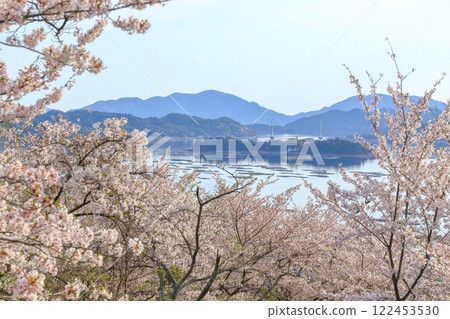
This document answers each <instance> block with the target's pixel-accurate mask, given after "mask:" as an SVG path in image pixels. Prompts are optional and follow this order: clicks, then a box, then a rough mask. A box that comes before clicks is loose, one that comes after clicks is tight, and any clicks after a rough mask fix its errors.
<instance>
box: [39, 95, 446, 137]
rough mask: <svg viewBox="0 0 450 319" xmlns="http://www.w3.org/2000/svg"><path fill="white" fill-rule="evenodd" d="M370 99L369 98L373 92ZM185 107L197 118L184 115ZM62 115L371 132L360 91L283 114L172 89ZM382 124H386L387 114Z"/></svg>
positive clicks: (200, 131) (173, 129) (178, 129)
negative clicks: (314, 107)
mask: <svg viewBox="0 0 450 319" xmlns="http://www.w3.org/2000/svg"><path fill="white" fill-rule="evenodd" d="M172 98H173V99H174V100H175V101H176V103H175V102H174V100H173V99H172ZM411 99H412V100H414V101H417V100H418V97H415V96H413V97H411ZM367 101H368V102H370V97H368V98H367ZM177 103H178V104H180V105H181V106H182V107H180V105H177ZM430 106H431V107H435V108H437V109H438V110H442V109H444V107H445V106H444V103H442V102H439V101H436V100H430ZM379 107H380V109H382V110H389V109H393V108H394V106H393V103H392V100H391V98H390V96H389V95H382V99H381V101H380V103H379ZM182 108H184V109H185V110H187V112H189V114H190V115H192V116H193V118H191V117H190V116H189V115H187V114H185V113H184V110H183V109H182ZM58 113H61V111H56V110H49V111H48V112H47V113H45V114H42V115H40V116H38V117H37V118H36V121H37V122H41V121H44V120H48V119H50V118H51V117H52V116H54V115H56V114H58ZM263 113H264V115H263V116H262V117H260V116H261V114H263ZM64 116H65V117H67V118H69V120H72V121H75V120H77V119H80V122H79V124H80V126H81V129H82V131H87V130H89V129H90V128H92V124H94V123H96V122H99V121H103V120H104V119H106V118H109V117H126V118H127V119H128V123H127V125H126V127H125V128H126V129H127V130H132V129H138V130H143V129H150V130H152V131H158V132H161V133H164V134H166V135H169V136H172V137H226V136H230V137H254V136H257V135H260V136H261V135H263V136H264V135H266V136H267V135H270V134H271V131H272V126H271V123H273V124H274V126H273V131H274V134H275V135H279V134H290V135H299V136H302V135H303V136H319V135H320V133H321V132H320V128H321V127H322V135H323V136H324V137H345V136H348V135H353V134H354V133H360V134H362V133H370V132H371V128H370V126H369V122H368V121H367V120H366V119H365V114H364V111H363V109H362V106H361V104H360V103H359V101H358V98H357V97H356V96H352V97H349V98H348V99H346V100H343V101H340V102H338V103H335V104H333V105H331V106H328V107H323V108H321V109H319V110H316V111H310V112H301V113H298V114H295V115H285V114H283V113H279V112H275V111H272V110H267V111H266V108H264V107H263V106H261V105H259V104H257V103H255V102H249V101H246V100H244V99H242V98H240V97H237V96H235V95H232V94H227V93H223V92H219V91H214V90H208V91H204V92H200V93H197V94H184V93H174V94H172V96H167V97H153V98H149V99H147V100H142V99H139V98H122V99H118V100H109V101H99V102H96V103H94V104H92V105H88V106H86V107H84V108H81V109H74V110H71V111H68V112H65V113H64ZM258 117H260V119H259V120H258V121H257V123H256V124H254V125H251V123H253V122H254V121H255V120H256V119H257V118H258ZM431 118H432V116H431V114H428V115H427V116H426V118H425V120H428V119H431ZM193 119H194V120H195V121H193ZM197 123H198V124H197ZM381 129H385V123H384V120H383V118H382V119H381Z"/></svg>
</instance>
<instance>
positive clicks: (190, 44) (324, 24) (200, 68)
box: [56, 0, 450, 114]
mask: <svg viewBox="0 0 450 319" xmlns="http://www.w3.org/2000/svg"><path fill="white" fill-rule="evenodd" d="M374 2H375V1H374V0H340V1H333V0H317V1H312V0H279V1H274V0H272V1H268V0H173V1H171V2H169V3H167V4H166V5H165V6H163V7H161V6H155V7H152V8H150V9H148V10H146V11H143V12H139V15H140V16H145V17H147V18H148V19H149V21H150V22H151V23H152V28H151V29H150V31H149V32H148V34H146V35H136V36H131V37H130V36H128V35H126V34H125V33H123V32H121V31H118V30H116V29H114V28H112V27H111V26H109V27H108V28H107V30H108V32H109V33H110V34H111V35H112V36H113V37H114V38H115V39H116V40H117V42H119V43H120V45H122V46H123V47H124V48H126V49H127V50H128V51H129V52H130V54H131V55H132V56H133V57H135V59H136V60H137V61H139V62H140V63H141V64H142V65H143V67H144V68H145V69H146V70H147V71H148V73H150V74H151V75H152V76H153V77H154V78H155V79H156V80H157V81H158V83H159V84H160V85H161V86H162V87H164V89H165V90H166V91H167V92H169V93H173V92H185V93H197V92H200V91H203V90H207V89H215V90H220V91H224V92H227V93H232V94H235V95H238V96H240V97H242V98H244V99H247V100H250V101H255V102H257V103H259V104H261V105H262V106H265V107H269V108H272V109H274V110H276V111H279V112H283V113H286V114H295V113H298V112H302V111H309V110H314V109H318V108H320V107H323V106H328V105H331V104H333V103H335V102H338V101H340V100H343V99H345V98H347V97H349V96H351V95H354V89H353V87H352V86H351V85H350V84H349V82H348V75H347V72H346V70H345V69H344V68H343V67H342V64H343V63H345V64H347V65H348V66H349V67H350V68H351V69H352V70H353V71H354V73H355V74H357V75H359V76H360V77H361V78H363V77H364V72H365V70H366V69H367V70H369V71H370V72H372V73H373V74H378V73H380V72H381V73H384V74H385V78H386V80H388V79H389V80H392V79H393V76H394V68H393V64H392V62H391V60H390V59H389V57H388V55H387V54H386V51H387V50H388V45H387V43H386V42H385V41H384V39H385V37H386V36H388V37H389V38H390V40H391V42H392V44H393V46H394V49H395V50H396V53H397V55H398V58H399V63H400V66H401V67H402V68H403V69H404V70H405V71H407V70H409V69H411V68H412V67H414V68H416V69H417V71H416V72H415V73H414V74H413V75H411V77H410V78H409V80H408V81H407V82H406V85H407V89H408V91H410V92H411V93H412V94H420V93H422V92H423V90H425V89H426V88H428V87H430V85H431V83H433V81H434V80H435V79H437V78H438V77H439V75H440V74H441V73H442V72H444V71H450V19H448V13H449V12H450V2H449V1H446V0H428V1H426V0H378V1H377V2H376V3H375V5H374V6H373V7H372V8H371V9H370V10H369V11H368V12H367V13H366V14H365V15H364V16H363V17H362V18H361V19H360V20H359V21H358V22H357V23H356V24H355V25H354V26H353V27H352V28H351V29H350V30H348V32H347V33H345V34H344V35H343V36H342V34H343V33H344V32H345V31H346V30H347V29H348V28H349V27H350V26H351V25H352V24H353V23H354V22H355V21H356V20H357V19H359V18H360V17H361V15H362V14H363V13H364V12H365V11H366V10H367V9H368V8H369V7H371V6H372V4H373V3H374ZM341 36H342V38H340V40H338V38H339V37H341ZM336 40H338V41H337V43H335V41H336ZM333 43H335V45H334V46H333V47H332V48H331V49H329V48H330V46H332V44H333ZM91 49H92V51H93V52H94V53H95V54H96V55H98V56H100V57H102V58H103V60H104V62H105V64H106V66H107V69H106V70H105V71H104V72H102V73H101V74H99V75H84V76H82V77H81V78H79V79H78V80H77V84H76V85H75V87H74V88H73V89H72V90H71V91H69V92H65V96H64V98H63V100H62V101H61V102H60V103H58V104H57V106H56V108H59V109H64V110H66V109H70V108H78V107H82V106H85V105H88V104H91V103H93V102H95V101H98V100H107V99H117V98H120V97H134V96H136V97H140V98H143V99H145V98H149V97H152V96H155V95H165V94H164V92H163V91H162V90H161V89H160V88H159V87H158V86H157V85H156V84H155V83H154V82H153V81H152V80H151V79H150V78H149V77H148V76H147V75H146V74H145V73H144V72H143V71H142V70H141V69H140V68H139V67H138V66H136V64H134V63H133V62H132V61H131V60H130V58H129V57H127V56H126V55H125V54H124V52H122V51H121V50H120V49H119V48H118V47H117V46H116V44H115V43H114V42H113V41H111V39H110V38H108V36H106V35H104V36H103V37H102V38H101V39H99V40H98V41H97V42H96V43H95V44H94V45H92V46H91ZM327 49H329V50H328V52H327V53H326V54H325V55H323V57H322V58H321V59H320V60H319V61H318V62H317V63H316V64H314V65H313V66H312V67H311V65H312V64H313V63H314V62H315V61H316V60H317V59H318V58H319V57H320V56H321V55H322V54H323V53H324V52H325V51H326V50H327ZM308 68H310V69H309V71H308V72H307V73H306V74H305V75H304V76H303V77H302V78H301V79H300V80H299V81H298V82H297V83H296V84H295V85H294V86H293V87H292V88H291V89H290V90H289V91H288V92H287V93H286V94H285V95H284V96H283V97H282V98H281V99H279V100H278V98H279V96H280V95H281V94H282V93H283V92H284V91H285V90H286V89H287V88H289V87H290V86H291V85H292V84H293V83H294V81H295V80H296V79H298V78H299V77H300V75H301V74H303V73H304V72H305V71H306V70H308ZM363 83H367V81H363ZM385 84H386V81H383V82H382V85H383V89H382V90H380V91H381V92H382V93H384V92H385V90H384V86H385ZM436 98H437V99H440V100H446V99H447V98H450V80H449V79H446V80H445V81H444V83H443V85H442V87H441V89H440V90H439V92H438V94H437V95H436ZM276 101H277V102H276ZM275 102H276V103H275ZM274 103H275V105H274Z"/></svg>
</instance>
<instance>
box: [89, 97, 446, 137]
mask: <svg viewBox="0 0 450 319" xmlns="http://www.w3.org/2000/svg"><path fill="white" fill-rule="evenodd" d="M381 96H382V99H381V101H380V103H379V107H380V108H387V109H392V108H393V107H394V106H393V103H392V100H391V98H390V96H389V95H384V94H382V95H381ZM411 99H412V100H413V101H417V100H418V99H419V98H418V97H416V96H413V97H411ZM175 101H176V102H175ZM367 101H368V102H370V97H367ZM430 104H431V105H432V106H436V107H437V108H438V109H443V108H444V104H443V103H442V102H439V101H436V100H430ZM84 108H85V109H91V110H95V111H99V112H108V113H119V114H130V115H134V116H136V117H141V118H149V117H156V118H162V117H164V116H166V115H169V114H172V113H181V114H186V112H187V113H188V114H190V115H192V116H197V117H200V118H204V119H218V118H221V117H228V118H230V119H233V120H235V121H237V122H239V123H241V124H243V125H250V124H252V123H254V122H255V121H256V120H257V119H258V118H259V119H258V120H257V124H266V125H271V123H272V122H273V124H274V125H277V126H287V125H290V124H293V123H294V122H295V121H296V120H299V119H303V118H309V117H312V116H315V115H320V114H324V113H327V112H329V111H352V110H354V109H359V110H362V106H361V104H360V103H359V101H358V98H357V97H356V96H352V97H349V98H348V99H346V100H343V101H340V102H338V103H335V104H333V105H331V106H328V107H323V108H321V109H319V110H316V111H310V112H300V113H297V114H295V115H286V114H283V113H279V112H276V111H273V110H268V109H266V108H265V107H263V106H261V105H259V104H258V103H256V102H249V101H246V100H244V99H242V98H240V97H238V96H235V95H232V94H228V93H223V92H219V91H215V90H207V91H203V92H200V93H197V94H187V93H174V94H172V95H170V96H166V97H161V96H156V97H152V98H149V99H146V100H142V99H140V98H121V99H118V100H108V101H98V102H95V103H94V104H91V105H88V106H86V107H84ZM185 111H186V112H185ZM261 114H264V115H263V116H261ZM336 114H339V115H340V116H344V117H345V115H342V114H340V113H339V112H338V113H336ZM352 116H357V114H356V113H355V114H352ZM301 123H302V124H303V122H301ZM291 127H292V125H291ZM317 127H318V126H317ZM338 131H341V130H338Z"/></svg>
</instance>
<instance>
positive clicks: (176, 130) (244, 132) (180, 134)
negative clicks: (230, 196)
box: [35, 109, 257, 138]
mask: <svg viewBox="0 0 450 319" xmlns="http://www.w3.org/2000/svg"><path fill="white" fill-rule="evenodd" d="M61 113H62V115H63V116H64V117H66V118H67V119H68V120H70V121H71V122H77V124H78V125H80V127H81V128H80V130H81V132H82V133H86V132H88V131H90V130H92V125H93V124H95V123H97V122H103V121H104V120H106V119H107V118H113V117H116V118H122V117H125V118H127V124H125V126H124V128H125V129H126V130H128V131H132V130H134V129H136V130H144V129H148V130H150V131H153V132H159V133H162V134H165V135H168V136H171V137H176V138H193V137H196V138H198V137H204V138H210V137H227V136H229V137H255V136H256V135H257V133H256V132H255V131H254V130H253V129H252V128H251V127H247V126H244V125H241V124H239V123H238V122H236V121H234V120H232V119H230V118H227V117H222V118H218V119H213V120H210V119H202V118H199V117H194V119H195V121H196V122H194V121H193V120H192V119H191V118H190V117H189V116H188V115H185V114H176V113H173V114H169V115H166V116H164V117H162V118H156V117H150V118H140V117H137V116H133V115H129V114H119V113H107V112H98V111H93V110H89V109H78V110H72V111H68V112H65V113H63V112H61V111H57V110H49V111H48V112H46V113H44V114H41V115H38V116H36V118H35V124H37V123H40V122H43V121H51V120H52V117H56V116H57V115H58V114H61Z"/></svg>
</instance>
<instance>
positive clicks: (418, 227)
mask: <svg viewBox="0 0 450 319" xmlns="http://www.w3.org/2000/svg"><path fill="white" fill-rule="evenodd" d="M391 57H392V59H393V61H394V63H395V66H396V71H397V82H396V83H395V84H394V85H389V86H388V88H387V91H388V93H389V94H390V95H391V98H392V102H393V104H394V106H395V110H394V111H386V112H385V113H384V117H385V119H386V124H387V127H388V130H387V131H383V130H382V129H381V128H380V117H381V110H380V108H379V107H378V103H379V101H380V98H381V97H380V96H379V95H378V94H377V93H376V90H377V83H378V81H376V80H374V79H373V78H371V77H370V75H369V77H370V80H371V83H372V85H371V98H372V101H371V102H367V99H366V95H365V94H364V93H363V89H362V87H361V85H360V82H359V80H358V79H357V78H356V77H355V76H354V75H353V74H352V73H351V72H350V81H351V83H352V84H354V85H355V87H356V90H357V94H358V97H359V101H360V102H361V103H362V104H363V106H364V111H365V113H366V118H367V120H368V121H370V123H371V126H372V128H373V132H374V135H375V137H376V140H377V143H369V142H367V141H365V140H364V139H362V138H358V139H359V141H360V142H361V144H362V145H363V146H365V147H366V148H368V149H369V150H371V152H372V153H373V154H374V156H375V157H376V158H377V159H378V163H379V165H380V167H381V168H382V169H384V170H385V171H386V174H387V175H386V176H384V177H381V178H378V177H372V176H370V175H369V174H364V173H358V172H353V173H352V174H351V173H350V172H348V171H347V170H346V169H342V170H341V173H342V176H343V178H344V180H345V182H347V183H349V184H350V185H351V186H352V189H351V190H348V189H344V188H343V187H341V186H339V185H336V184H334V183H329V188H328V192H327V193H322V192H320V191H319V190H318V189H317V188H314V187H313V186H312V185H310V187H311V189H312V190H313V193H314V194H315V195H316V197H317V199H318V200H320V202H321V203H322V204H323V205H324V206H326V207H327V208H328V209H329V212H331V213H333V214H336V215H337V216H338V217H339V218H340V220H341V221H340V222H341V223H343V224H344V225H345V229H344V230H343V231H342V238H341V239H340V240H339V246H337V247H339V248H337V247H336V248H337V249H339V252H337V253H336V254H335V256H333V258H332V260H334V264H335V267H334V269H335V270H336V272H337V275H336V277H337V278H342V282H341V283H338V285H339V286H340V288H339V289H335V290H336V292H335V295H334V296H335V297H336V298H347V299H349V298H356V299H385V300H414V299H416V300H424V299H438V300H439V299H448V298H449V297H450V290H449V268H448V254H446V253H445V252H446V251H447V252H448V249H449V243H450V242H449V236H448V234H449V227H450V220H449V211H450V210H449V208H450V206H449V203H450V201H449V189H450V158H449V145H448V143H449V137H450V125H449V123H450V107H449V103H450V101H448V102H447V103H446V104H445V105H444V107H443V109H442V108H441V109H437V108H436V107H435V106H433V105H431V102H430V99H431V98H432V96H433V94H434V93H435V91H436V90H437V87H438V86H439V84H440V83H441V79H440V80H438V81H436V83H434V85H433V86H432V88H431V90H429V91H426V92H425V93H424V95H423V96H422V97H421V98H420V99H419V100H414V99H412V98H411V97H410V96H409V94H408V93H406V92H405V90H404V82H405V79H406V78H407V75H404V74H403V73H402V72H401V71H400V69H399V68H398V65H397V59H396V56H395V54H394V53H392V54H391ZM430 117H432V119H431V120H428V121H426V120H425V119H427V118H430ZM330 273H331V271H330ZM337 280H339V279H337ZM345 282H347V284H346V283H345ZM330 292H332V291H330Z"/></svg>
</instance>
